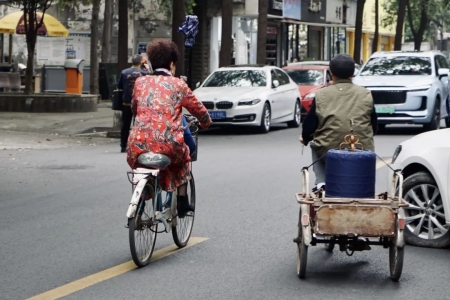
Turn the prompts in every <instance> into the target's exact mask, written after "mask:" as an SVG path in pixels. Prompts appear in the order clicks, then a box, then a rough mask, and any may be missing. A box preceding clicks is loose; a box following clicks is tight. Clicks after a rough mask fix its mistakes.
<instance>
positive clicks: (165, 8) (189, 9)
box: [157, 0, 196, 23]
mask: <svg viewBox="0 0 450 300" xmlns="http://www.w3.org/2000/svg"><path fill="white" fill-rule="evenodd" d="M157 1H158V5H159V11H160V12H161V13H163V14H164V15H165V17H166V21H167V22H169V23H170V21H171V20H172V0H157ZM175 1H176V0H175ZM195 5H196V4H195V0H185V6H186V14H187V15H189V14H192V13H194V7H195Z"/></svg>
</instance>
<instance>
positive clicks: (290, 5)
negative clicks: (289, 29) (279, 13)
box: [283, 0, 302, 20]
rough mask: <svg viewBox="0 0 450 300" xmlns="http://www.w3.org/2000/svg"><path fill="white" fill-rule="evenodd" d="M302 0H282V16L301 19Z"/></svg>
mask: <svg viewBox="0 0 450 300" xmlns="http://www.w3.org/2000/svg"><path fill="white" fill-rule="evenodd" d="M301 15H302V1H301V0H283V17H284V18H286V19H294V20H301Z"/></svg>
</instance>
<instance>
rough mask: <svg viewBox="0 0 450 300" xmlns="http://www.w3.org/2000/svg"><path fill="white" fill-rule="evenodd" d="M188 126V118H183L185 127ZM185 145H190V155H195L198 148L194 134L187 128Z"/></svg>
mask: <svg viewBox="0 0 450 300" xmlns="http://www.w3.org/2000/svg"><path fill="white" fill-rule="evenodd" d="M187 124H188V122H187V120H186V117H185V116H183V127H186V126H187ZM184 143H185V144H186V145H188V147H189V152H190V153H193V152H194V151H195V149H196V146H195V142H194V138H193V137H192V134H191V131H190V130H189V128H186V129H185V130H184Z"/></svg>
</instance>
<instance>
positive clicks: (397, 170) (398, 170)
mask: <svg viewBox="0 0 450 300" xmlns="http://www.w3.org/2000/svg"><path fill="white" fill-rule="evenodd" d="M375 155H376V156H377V157H378V159H379V160H381V161H382V162H383V163H384V164H385V165H386V166H387V167H388V168H389V169H391V170H392V172H394V173H397V172H401V171H402V170H401V169H396V170H394V168H392V167H391V166H390V165H389V164H388V163H387V162H385V161H384V159H382V158H381V157H380V156H379V155H378V154H376V153H375Z"/></svg>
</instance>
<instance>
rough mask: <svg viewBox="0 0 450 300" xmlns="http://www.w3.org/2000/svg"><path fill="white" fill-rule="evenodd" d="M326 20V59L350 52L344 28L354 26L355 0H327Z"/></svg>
mask: <svg viewBox="0 0 450 300" xmlns="http://www.w3.org/2000/svg"><path fill="white" fill-rule="evenodd" d="M326 3H327V11H326V22H327V23H328V26H330V27H328V28H327V34H326V36H327V39H328V44H329V47H328V52H326V55H325V56H326V59H331V58H332V57H333V56H335V55H336V54H339V53H348V54H352V53H350V51H349V48H350V43H349V40H348V39H347V34H346V32H347V31H346V28H348V27H354V26H355V23H356V3H357V1H356V0H327V2H326Z"/></svg>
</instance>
